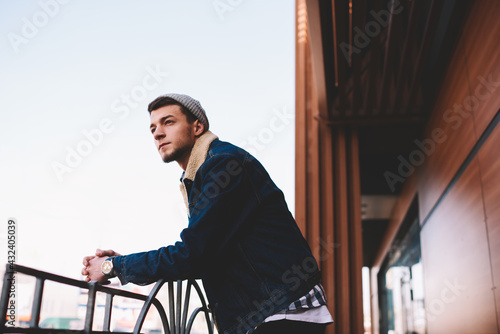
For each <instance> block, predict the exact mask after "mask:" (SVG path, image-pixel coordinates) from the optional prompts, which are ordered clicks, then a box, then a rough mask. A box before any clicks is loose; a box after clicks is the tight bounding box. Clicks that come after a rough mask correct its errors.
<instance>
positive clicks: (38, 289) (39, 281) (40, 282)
mask: <svg viewBox="0 0 500 334" xmlns="http://www.w3.org/2000/svg"><path fill="white" fill-rule="evenodd" d="M44 285H45V279H43V278H41V277H37V278H36V285H35V296H34V297H33V307H32V308H31V319H30V327H32V328H38V325H39V323H40V313H41V310H42V297H43V287H44Z"/></svg>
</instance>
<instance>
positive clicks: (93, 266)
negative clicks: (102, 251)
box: [82, 256, 110, 285]
mask: <svg viewBox="0 0 500 334" xmlns="http://www.w3.org/2000/svg"><path fill="white" fill-rule="evenodd" d="M107 258H108V256H101V257H98V256H96V257H94V258H92V259H91V260H89V261H88V265H87V267H85V268H84V271H85V273H86V275H87V278H86V279H85V280H86V281H87V282H90V281H97V283H99V284H103V285H104V284H109V283H110V281H109V280H108V277H106V276H105V275H104V274H103V273H102V269H101V265H102V263H103V262H104V260H106V259H107ZM82 273H83V272H82Z"/></svg>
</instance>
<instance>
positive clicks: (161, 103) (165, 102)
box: [148, 96, 198, 123]
mask: <svg viewBox="0 0 500 334" xmlns="http://www.w3.org/2000/svg"><path fill="white" fill-rule="evenodd" d="M171 105H176V106H179V107H180V108H181V112H182V113H183V114H184V115H186V118H187V121H188V123H193V122H194V121H196V120H197V119H198V118H196V116H195V115H193V113H191V112H190V111H189V110H188V109H187V108H186V107H184V106H183V105H182V104H180V103H179V102H177V101H176V100H174V99H172V98H170V97H167V96H160V97H157V98H156V99H155V100H154V101H153V102H151V103H150V104H149V105H148V112H149V114H151V112H152V111H155V110H157V109H160V108H162V107H165V106H171Z"/></svg>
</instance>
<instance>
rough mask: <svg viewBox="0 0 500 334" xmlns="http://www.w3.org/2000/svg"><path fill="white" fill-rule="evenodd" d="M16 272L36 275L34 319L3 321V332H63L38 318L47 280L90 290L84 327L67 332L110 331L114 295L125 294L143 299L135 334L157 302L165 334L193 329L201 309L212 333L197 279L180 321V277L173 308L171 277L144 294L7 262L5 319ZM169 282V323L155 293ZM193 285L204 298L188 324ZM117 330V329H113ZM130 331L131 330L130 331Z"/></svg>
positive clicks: (0, 305) (0, 303) (0, 312)
mask: <svg viewBox="0 0 500 334" xmlns="http://www.w3.org/2000/svg"><path fill="white" fill-rule="evenodd" d="M15 273H22V274H25V275H28V276H33V277H35V278H36V286H35V296H34V298H33V306H32V312H31V320H30V327H29V328H20V327H10V326H9V327H7V326H6V324H5V322H4V321H2V322H1V323H0V333H3V332H4V331H5V330H6V329H7V328H8V330H9V331H11V332H12V333H31V332H33V330H34V329H36V330H38V332H39V333H42V332H43V333H52V332H60V330H57V331H56V330H52V331H50V330H44V329H41V328H39V327H38V326H39V320H40V310H41V303H42V296H43V288H44V284H45V281H46V280H49V281H53V282H57V283H62V284H66V285H70V286H74V287H79V288H82V289H86V290H88V291H89V292H88V300H87V312H86V316H85V324H84V329H83V330H74V331H72V330H69V331H67V333H84V334H91V333H109V331H110V323H111V311H112V307H113V298H114V297H115V296H120V297H124V298H130V299H136V300H141V301H144V305H143V307H142V309H141V313H140V314H139V317H138V319H137V322H136V325H135V327H134V330H133V332H132V333H133V334H138V333H139V332H140V330H141V328H142V325H143V323H144V320H145V318H146V315H147V313H148V311H149V309H150V307H151V305H154V306H155V308H156V310H157V311H158V314H159V315H160V319H161V322H162V325H163V330H164V332H165V334H174V333H175V334H177V333H179V334H189V332H190V330H191V326H192V323H193V320H194V318H195V317H196V315H197V314H198V313H199V312H203V313H204V314H205V320H206V323H207V327H208V330H209V333H210V334H213V319H212V320H210V310H209V309H208V305H207V304H206V302H205V298H204V296H203V294H202V292H201V288H200V287H199V285H198V283H197V282H196V281H195V280H192V279H190V280H188V283H187V285H186V291H185V299H184V308H183V314H182V323H181V305H182V296H181V293H182V280H178V281H177V308H176V309H174V308H173V304H174V295H173V283H174V282H172V281H165V280H163V279H162V280H159V281H158V282H156V285H155V286H154V287H153V288H152V290H151V292H150V294H149V295H148V296H146V295H142V294H139V293H134V292H130V291H126V290H121V289H116V288H111V287H107V286H104V285H101V284H97V282H92V281H91V282H86V281H82V280H77V279H73V278H69V277H64V276H60V275H56V274H52V273H48V272H45V271H41V270H37V269H34V268H29V267H25V266H22V265H18V264H7V265H6V270H5V275H4V281H3V287H2V294H1V298H0V316H2V317H4V319H6V316H7V312H8V303H9V292H10V290H11V285H12V283H13V278H14V274H15ZM165 283H168V289H169V303H170V315H171V318H170V324H169V321H168V317H167V314H166V312H165V309H164V308H163V305H162V304H161V303H160V301H159V300H158V299H157V298H156V295H157V294H158V292H159V291H160V289H161V287H162V286H163V285H164V284H165ZM191 286H194V287H195V290H196V292H197V293H198V296H199V298H200V300H201V303H202V307H199V308H197V309H196V310H195V311H193V314H192V315H191V318H190V319H189V322H188V323H187V324H186V319H187V310H188V304H189V296H190V291H191ZM97 292H103V293H105V294H106V305H105V311H104V322H103V331H93V330H92V326H93V318H94V312H95V302H96V293H97ZM113 333H115V332H113ZM127 333H130V332H127Z"/></svg>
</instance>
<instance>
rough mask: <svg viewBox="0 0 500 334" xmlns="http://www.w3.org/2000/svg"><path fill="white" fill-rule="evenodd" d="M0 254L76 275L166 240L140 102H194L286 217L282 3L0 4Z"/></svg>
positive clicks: (167, 187)
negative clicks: (110, 254)
mask: <svg viewBox="0 0 500 334" xmlns="http://www.w3.org/2000/svg"><path fill="white" fill-rule="evenodd" d="M0 8H1V10H0V50H1V51H0V162H1V164H0V219H1V221H0V241H1V244H2V245H3V246H2V247H1V248H2V250H1V251H0V259H2V260H3V262H5V261H6V258H7V257H6V256H7V248H6V246H5V245H6V233H7V221H8V218H15V219H16V221H17V245H16V246H17V250H18V252H17V255H18V258H17V262H18V263H19V264H23V265H27V266H32V267H35V268H39V269H42V270H46V271H50V272H54V273H57V274H62V275H65V276H69V277H73V278H78V279H80V278H81V276H80V270H81V260H82V257H83V256H85V255H89V254H92V253H93V252H94V250H95V249H96V248H98V247H100V248H106V249H107V248H112V249H114V250H116V251H118V252H121V253H123V254H126V253H130V252H137V251H143V250H150V249H156V248H158V247H162V246H165V245H168V244H171V243H173V242H175V241H176V240H178V239H179V233H180V231H181V230H182V228H183V227H185V225H186V224H187V218H186V213H185V209H184V207H183V201H182V196H181V194H180V191H179V177H180V174H181V172H182V170H181V169H180V167H179V166H178V165H177V163H175V162H174V163H170V164H164V163H162V161H161V159H160V157H159V155H158V153H157V151H156V149H155V146H154V143H153V139H152V136H151V134H150V132H149V129H148V125H149V115H148V113H147V111H146V106H147V104H148V103H149V102H150V101H151V100H153V99H154V98H156V97H157V96H158V95H161V94H163V93H166V92H178V93H186V94H189V95H191V96H193V97H194V98H196V99H198V100H199V101H200V102H201V104H202V105H203V107H204V108H205V110H206V111H207V115H208V117H209V120H210V124H211V125H210V127H211V130H212V132H214V133H215V134H217V135H218V136H219V137H220V138H221V139H222V140H227V141H230V142H233V143H234V144H237V145H240V146H243V147H244V148H247V149H248V150H249V151H251V152H252V153H253V154H254V155H255V156H256V157H257V158H258V159H259V160H260V161H261V162H262V163H263V165H264V166H265V167H266V168H267V169H268V171H269V173H270V174H271V177H272V178H273V179H274V181H275V182H276V183H277V185H278V186H279V187H280V188H281V189H282V190H283V191H284V192H285V196H286V198H287V201H288V204H289V208H290V210H291V211H292V212H293V208H294V193H293V192H294V163H295V160H294V130H295V126H294V100H295V98H294V78H295V75H294V56H295V55H294V2H293V1H290V0H288V1H287V0H273V1H265V0H252V1H246V0H241V1H238V0H215V1H214V0H196V1H194V0H193V1H180V0H161V1H160V0H148V1H130V0H120V1H118V0H111V1H95V0H85V1H83V0H71V1H70V0H64V1H63V0H40V1H11V0H0Z"/></svg>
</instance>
